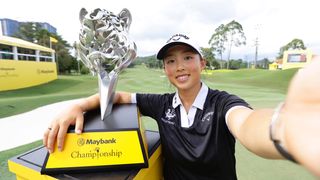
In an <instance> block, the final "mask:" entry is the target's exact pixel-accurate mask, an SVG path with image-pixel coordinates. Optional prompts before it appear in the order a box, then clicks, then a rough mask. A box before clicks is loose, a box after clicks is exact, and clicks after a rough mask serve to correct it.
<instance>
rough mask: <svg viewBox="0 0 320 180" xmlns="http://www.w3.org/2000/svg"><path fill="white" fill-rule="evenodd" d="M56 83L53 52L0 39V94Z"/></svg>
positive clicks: (13, 39) (16, 40)
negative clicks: (1, 92) (51, 82)
mask: <svg viewBox="0 0 320 180" xmlns="http://www.w3.org/2000/svg"><path fill="white" fill-rule="evenodd" d="M55 79H57V64H56V62H55V51H54V50H53V49H51V48H48V47H44V46H40V45H38V44H34V43H31V42H28V41H24V40H22V39H18V38H13V37H8V36H0V91H8V90H13V89H20V88H26V87H31V86H36V85H40V84H44V83H47V82H50V81H53V80H55Z"/></svg>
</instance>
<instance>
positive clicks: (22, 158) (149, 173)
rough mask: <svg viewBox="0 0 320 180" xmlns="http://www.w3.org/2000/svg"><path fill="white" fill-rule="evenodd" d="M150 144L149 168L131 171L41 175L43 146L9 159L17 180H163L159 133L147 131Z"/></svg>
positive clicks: (43, 158) (109, 170)
mask: <svg viewBox="0 0 320 180" xmlns="http://www.w3.org/2000/svg"><path fill="white" fill-rule="evenodd" d="M145 134H146V140H147V144H148V156H149V159H148V164H149V167H148V168H142V169H139V168H130V169H121V170H119V169H117V170H113V169H107V170H104V171H103V172H91V173H85V172H81V173H72V172H65V173H63V174H54V175H45V174H41V168H42V166H43V164H44V161H45V157H46V154H47V149H46V148H45V147H43V146H41V147H38V148H35V149H33V150H31V151H28V152H25V153H22V154H20V155H18V156H16V157H13V158H11V159H9V161H8V166H9V170H10V171H11V172H12V173H14V174H15V175H16V179H21V180H22V179H23V180H33V179H60V180H63V179H92V180H100V179H108V180H111V179H117V180H120V179H123V180H124V179H136V180H141V179H162V177H163V175H162V156H161V146H160V136H159V133H158V132H154V131H148V130H146V131H145Z"/></svg>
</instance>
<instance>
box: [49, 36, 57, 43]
mask: <svg viewBox="0 0 320 180" xmlns="http://www.w3.org/2000/svg"><path fill="white" fill-rule="evenodd" d="M50 41H51V42H53V43H57V42H58V40H57V39H56V38H54V37H51V36H50Z"/></svg>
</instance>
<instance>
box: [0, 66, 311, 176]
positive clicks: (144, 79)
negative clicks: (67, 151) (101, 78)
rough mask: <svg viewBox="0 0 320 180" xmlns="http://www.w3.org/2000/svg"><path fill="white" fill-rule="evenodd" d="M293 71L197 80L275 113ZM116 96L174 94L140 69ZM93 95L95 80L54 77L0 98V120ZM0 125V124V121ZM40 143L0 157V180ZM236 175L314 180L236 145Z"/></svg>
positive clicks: (154, 73)
mask: <svg viewBox="0 0 320 180" xmlns="http://www.w3.org/2000/svg"><path fill="white" fill-rule="evenodd" d="M295 72H296V69H291V70H285V71H267V70H237V71H225V72H224V71H213V72H212V73H211V75H203V77H202V79H203V81H204V82H205V83H206V84H207V85H208V86H209V87H210V88H212V89H219V90H225V91H228V92H230V93H232V94H235V95H238V96H240V97H242V98H243V99H245V100H247V101H248V102H249V103H250V104H251V106H252V107H254V108H261V107H272V108H273V107H275V106H276V105H277V104H278V103H279V102H280V101H283V100H284V99H285V92H286V89H287V86H288V83H289V80H290V79H291V77H292V76H293V74H294V73H295ZM117 90H119V91H129V92H149V93H164V92H174V90H175V89H174V87H173V86H172V85H170V84H169V82H168V80H167V78H166V77H165V76H164V74H163V72H162V70H155V69H148V68H145V67H144V66H137V67H135V68H129V69H126V71H124V72H123V73H122V74H121V76H120V79H119V82H118V86H117ZM97 91H98V82H97V78H96V77H92V76H59V79H58V80H56V81H54V82H51V83H48V84H46V85H41V86H37V87H32V88H27V89H22V90H16V91H8V92H0V118H2V117H6V116H11V115H14V114H18V113H22V112H26V111H29V110H32V109H34V108H36V107H39V106H42V105H45V104H50V103H53V102H58V101H62V100H68V99H73V98H79V97H86V96H88V95H90V94H93V93H96V92H97ZM0 120H1V119H0ZM143 121H144V124H145V126H146V128H147V129H153V130H156V129H157V127H156V124H155V122H154V121H153V120H150V119H149V118H143ZM39 144H41V142H36V143H33V144H31V145H27V146H21V147H18V148H15V149H12V150H8V151H3V152H0V157H1V158H0V160H1V164H0V165H1V169H0V179H2V175H3V173H4V177H5V179H14V176H13V175H12V174H9V173H8V172H7V171H8V170H7V169H5V168H7V167H6V166H7V163H6V161H7V159H8V158H10V157H12V156H14V155H16V154H19V153H21V152H25V151H27V150H28V149H31V148H33V147H36V146H39ZM236 158H237V174H238V178H239V179H240V180H250V179H253V180H256V179H258V180H260V179H262V180H264V179H265V180H267V179H268V180H269V179H274V180H276V179H288V180H289V179H290V180H300V179H307V180H308V179H315V178H314V177H313V176H312V175H311V174H310V173H308V172H307V171H306V170H304V168H302V167H300V166H298V165H295V164H293V163H290V162H287V161H274V160H265V159H263V158H260V157H257V156H255V155H253V154H252V153H250V152H248V151H247V150H246V149H245V148H244V147H242V146H241V145H240V144H239V143H237V145H236Z"/></svg>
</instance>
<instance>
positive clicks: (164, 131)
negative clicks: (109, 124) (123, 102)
mask: <svg viewBox="0 0 320 180" xmlns="http://www.w3.org/2000/svg"><path fill="white" fill-rule="evenodd" d="M173 97H174V93H173V94H163V95H158V94H137V95H136V99H137V105H138V107H139V110H140V112H141V113H142V114H143V115H146V116H149V117H151V118H153V119H155V120H156V121H157V123H158V126H159V133H160V137H161V144H162V152H163V155H164V157H165V163H164V177H165V179H174V180H176V179H183V180H187V179H197V180H198V179H223V180H227V179H237V176H236V169H235V156H234V153H235V138H234V137H233V135H232V134H231V133H230V132H229V129H228V127H227V125H226V120H225V115H226V113H227V111H228V110H229V109H230V108H232V107H234V106H246V107H249V105H248V104H247V103H246V102H245V101H244V100H242V99H240V98H239V97H237V96H235V95H231V94H228V93H227V92H224V91H218V90H212V89H209V91H208V95H207V97H206V100H205V104H204V107H203V110H200V109H197V112H196V114H195V118H194V122H193V124H192V126H191V127H189V128H183V127H181V125H180V122H181V121H180V108H173V107H172V100H173Z"/></svg>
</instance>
